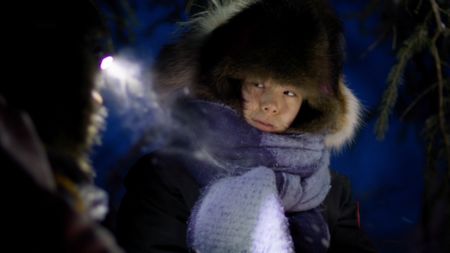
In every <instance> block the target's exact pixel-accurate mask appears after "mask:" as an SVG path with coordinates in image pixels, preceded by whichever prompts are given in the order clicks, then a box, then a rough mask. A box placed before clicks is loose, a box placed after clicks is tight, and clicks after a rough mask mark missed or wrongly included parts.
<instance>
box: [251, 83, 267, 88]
mask: <svg viewBox="0 0 450 253" xmlns="http://www.w3.org/2000/svg"><path fill="white" fill-rule="evenodd" d="M253 86H255V87H256V88H264V84H262V83H253Z"/></svg>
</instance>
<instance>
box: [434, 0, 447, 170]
mask: <svg viewBox="0 0 450 253" xmlns="http://www.w3.org/2000/svg"><path fill="white" fill-rule="evenodd" d="M430 3H431V6H432V10H433V13H434V18H435V21H436V26H437V27H436V32H435V34H434V35H433V38H432V40H431V43H430V50H431V54H432V55H433V58H434V63H435V67H436V76H437V82H438V93H439V94H438V96H439V99H438V106H439V107H438V108H439V109H438V110H439V111H438V113H439V126H440V131H441V134H442V137H443V140H444V149H445V151H446V152H445V153H446V154H447V158H446V159H447V176H448V178H449V179H450V143H449V140H448V138H447V136H448V133H447V125H446V122H445V115H446V112H445V102H444V98H445V97H444V78H443V74H442V68H441V57H440V55H439V50H438V47H437V46H436V43H437V40H438V39H439V37H440V36H441V35H442V34H443V32H444V29H445V25H444V23H443V22H442V19H441V15H440V11H439V6H438V5H437V3H436V1H435V0H430Z"/></svg>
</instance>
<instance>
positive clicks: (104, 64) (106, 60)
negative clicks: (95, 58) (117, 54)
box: [100, 56, 114, 70]
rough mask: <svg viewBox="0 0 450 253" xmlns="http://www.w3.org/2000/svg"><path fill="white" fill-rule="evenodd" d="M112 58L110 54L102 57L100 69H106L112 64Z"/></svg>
mask: <svg viewBox="0 0 450 253" xmlns="http://www.w3.org/2000/svg"><path fill="white" fill-rule="evenodd" d="M113 62H114V58H113V57H112V56H107V57H105V58H103V60H102V63H101V64H100V68H101V69H102V70H106V69H108V68H110V67H111V66H112V65H113Z"/></svg>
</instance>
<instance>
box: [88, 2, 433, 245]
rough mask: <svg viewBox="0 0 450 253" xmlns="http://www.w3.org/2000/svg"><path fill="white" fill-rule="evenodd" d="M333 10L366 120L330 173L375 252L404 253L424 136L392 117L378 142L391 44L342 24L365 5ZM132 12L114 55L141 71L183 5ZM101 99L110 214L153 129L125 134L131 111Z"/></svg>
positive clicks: (98, 157)
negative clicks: (349, 192) (347, 189)
mask: <svg viewBox="0 0 450 253" xmlns="http://www.w3.org/2000/svg"><path fill="white" fill-rule="evenodd" d="M169 2H170V4H169ZM332 2H333V4H334V5H335V6H336V9H337V10H338V12H339V14H340V15H341V16H342V18H343V20H344V25H345V30H346V39H347V49H346V50H347V62H346V65H345V67H344V68H345V74H346V79H347V83H348V86H349V87H350V88H351V89H352V90H353V91H354V92H355V95H356V96H357V97H359V99H360V100H361V102H362V103H363V105H364V107H365V109H366V115H365V117H364V120H365V122H364V125H363V126H362V128H361V129H360V131H359V133H358V136H357V138H356V139H355V142H354V144H353V145H352V146H350V147H348V148H347V149H345V150H343V151H342V152H341V153H339V154H335V155H334V157H333V159H332V162H331V166H332V168H333V169H335V170H337V171H339V172H341V173H343V174H345V175H347V176H348V177H349V178H350V180H351V182H352V186H353V191H354V196H355V198H356V199H358V200H359V202H360V211H361V223H362V226H363V228H364V229H365V230H366V231H367V233H368V234H369V236H370V237H371V239H372V240H373V241H374V243H375V245H376V247H377V248H378V249H379V250H380V252H383V253H388V252H395V253H401V252H409V251H410V248H409V247H411V246H408V245H409V241H408V240H410V238H412V237H411V236H412V233H413V232H414V231H415V229H416V227H417V225H418V222H419V221H420V207H421V197H422V196H421V195H422V190H423V174H422V173H423V172H422V170H423V168H424V167H425V157H424V153H425V151H424V147H423V143H422V137H421V135H420V131H421V128H420V126H418V125H414V124H413V123H406V122H402V121H400V120H399V119H398V116H397V115H393V117H392V119H391V122H390V127H389V130H388V133H387V135H386V137H385V139H384V140H377V139H376V135H375V133H374V124H375V121H376V111H377V107H378V104H379V102H380V99H381V95H382V93H383V91H384V89H385V87H386V79H387V76H388V73H389V70H390V67H391V66H392V64H393V63H394V62H395V61H394V60H395V58H394V57H393V55H392V52H391V44H389V42H388V41H387V42H385V43H384V44H383V43H381V44H379V45H378V46H377V47H376V48H375V49H373V50H371V51H368V48H369V47H370V45H372V44H373V43H374V42H375V41H376V39H377V38H374V37H372V36H369V35H365V34H364V33H363V32H362V31H361V29H360V28H361V27H360V22H359V21H358V20H356V19H351V18H347V17H348V16H349V15H350V14H352V13H355V12H359V11H361V10H362V9H363V8H364V6H365V5H366V4H367V3H366V1H349V0H334V1H332ZM130 7H131V9H132V10H133V15H131V16H132V20H133V22H131V23H130V24H129V29H130V30H131V31H132V33H130V34H131V35H132V36H130V38H132V39H130V41H128V42H127V43H124V42H123V41H119V39H117V40H118V41H117V42H115V45H116V51H117V52H122V51H123V50H126V52H127V53H128V54H129V55H131V56H132V57H134V59H136V60H137V61H139V62H140V63H141V64H143V65H144V66H147V65H148V66H151V63H152V60H153V58H154V57H155V56H156V55H157V54H158V52H159V50H160V49H161V47H162V46H163V45H164V44H165V43H167V42H168V41H169V38H170V36H171V34H172V32H173V31H174V29H175V27H176V26H175V23H174V21H176V20H175V19H174V17H178V18H179V19H180V20H182V19H183V10H184V1H183V0H178V1H151V0H148V1H138V0H135V1H130ZM108 11H109V10H108V9H106V12H108ZM127 15H128V14H127ZM377 18H378V17H377V16H371V17H370V18H369V19H368V20H367V23H366V26H367V27H370V26H371V25H373V24H375V23H376V21H377ZM113 35H114V36H117V35H116V34H113ZM115 38H116V37H115ZM104 96H105V104H106V106H107V108H108V111H109V116H108V120H107V128H106V130H105V133H104V136H103V145H102V146H100V147H97V148H96V150H95V152H94V155H93V157H92V159H93V163H94V166H95V167H96V168H97V173H98V176H97V184H98V185H100V186H101V187H103V188H105V189H107V190H108V191H110V194H111V201H112V205H113V208H114V207H115V206H116V205H117V204H118V201H119V200H120V197H121V192H122V186H121V180H122V178H123V176H124V174H125V173H126V171H127V169H128V168H129V166H130V165H131V164H132V163H133V162H134V161H135V159H137V158H138V156H139V155H140V154H142V153H143V152H146V151H148V150H150V149H151V148H152V146H151V145H150V146H148V147H147V149H145V150H141V149H133V147H134V146H135V144H136V142H137V141H139V140H140V137H141V135H142V133H143V132H144V131H145V129H146V128H149V127H151V125H152V115H151V113H149V114H148V115H147V116H148V118H146V120H144V121H142V120H141V121H140V123H137V124H136V125H135V126H134V127H129V125H126V123H124V122H132V120H133V119H135V118H133V117H137V116H133V110H132V108H131V109H128V111H126V112H124V109H123V108H121V104H120V103H118V101H117V99H115V98H114V97H113V96H112V95H111V94H109V93H108V92H105V93H104ZM140 117H142V116H140Z"/></svg>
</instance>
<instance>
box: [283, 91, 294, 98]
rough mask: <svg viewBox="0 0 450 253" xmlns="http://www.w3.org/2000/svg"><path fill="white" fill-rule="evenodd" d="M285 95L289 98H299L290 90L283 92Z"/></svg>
mask: <svg viewBox="0 0 450 253" xmlns="http://www.w3.org/2000/svg"><path fill="white" fill-rule="evenodd" d="M283 94H284V95H286V96H289V97H295V96H297V95H296V94H295V93H294V92H292V91H290V90H286V91H284V92H283Z"/></svg>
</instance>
